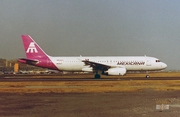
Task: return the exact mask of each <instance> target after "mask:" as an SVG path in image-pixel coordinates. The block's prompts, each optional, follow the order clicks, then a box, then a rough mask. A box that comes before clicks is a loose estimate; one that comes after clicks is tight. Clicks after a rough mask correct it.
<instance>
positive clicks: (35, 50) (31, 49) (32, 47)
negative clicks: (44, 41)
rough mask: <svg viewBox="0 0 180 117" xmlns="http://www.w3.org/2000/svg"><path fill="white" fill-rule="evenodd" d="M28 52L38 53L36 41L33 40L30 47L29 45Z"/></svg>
mask: <svg viewBox="0 0 180 117" xmlns="http://www.w3.org/2000/svg"><path fill="white" fill-rule="evenodd" d="M26 53H38V51H37V49H36V47H35V43H34V42H31V43H30V44H29V47H28V49H27V51H26Z"/></svg>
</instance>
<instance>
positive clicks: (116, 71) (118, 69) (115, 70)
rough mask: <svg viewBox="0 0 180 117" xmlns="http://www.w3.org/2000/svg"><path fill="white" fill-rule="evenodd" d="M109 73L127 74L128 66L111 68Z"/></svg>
mask: <svg viewBox="0 0 180 117" xmlns="http://www.w3.org/2000/svg"><path fill="white" fill-rule="evenodd" d="M106 72H107V73H108V75H122V76H123V75H124V74H126V68H110V69H108V70H107V71H106Z"/></svg>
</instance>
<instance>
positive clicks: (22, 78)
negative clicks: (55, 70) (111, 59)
mask: <svg viewBox="0 0 180 117" xmlns="http://www.w3.org/2000/svg"><path fill="white" fill-rule="evenodd" d="M33 76H35V75H1V76H0V82H10V81H11V82H29V81H32V82H36V81H41V82H43V81H44V82H51V81H116V80H118V81H119V80H180V77H150V78H145V77H144V78H142V77H125V78H123V77H121V78H100V79H95V78H78V76H77V78H69V77H68V78H64V77H63V76H61V77H60V78H54V76H49V75H47V76H46V78H43V76H36V77H33ZM38 77H39V78H38ZM109 77H111V76H109Z"/></svg>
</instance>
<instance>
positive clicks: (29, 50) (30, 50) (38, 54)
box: [22, 35, 48, 59]
mask: <svg viewBox="0 0 180 117" xmlns="http://www.w3.org/2000/svg"><path fill="white" fill-rule="evenodd" d="M22 41H23V44H24V49H25V53H26V57H27V58H29V59H38V58H48V55H47V54H46V53H45V52H44V51H43V50H42V49H41V48H40V47H39V45H38V44H37V43H36V42H35V41H34V40H33V39H32V38H31V37H30V36H29V35H22Z"/></svg>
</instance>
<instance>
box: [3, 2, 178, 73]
mask: <svg viewBox="0 0 180 117" xmlns="http://www.w3.org/2000/svg"><path fill="white" fill-rule="evenodd" d="M179 6H180V1H179V0H0V57H1V58H5V59H16V58H20V57H25V53H24V50H23V45H22V42H21V35H22V34H29V35H31V37H32V38H33V39H34V40H35V41H36V42H37V43H38V44H39V45H40V46H41V47H42V48H43V49H44V51H45V52H46V53H47V54H49V55H52V56H79V55H82V56H107V55H109V56H111V55H112V56H131V55H132V56H136V55H147V56H153V57H157V58H159V59H160V60H161V61H163V62H165V63H167V65H168V68H167V69H168V70H175V69H177V70H180V64H179V63H180V62H179V61H180V7H179Z"/></svg>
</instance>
